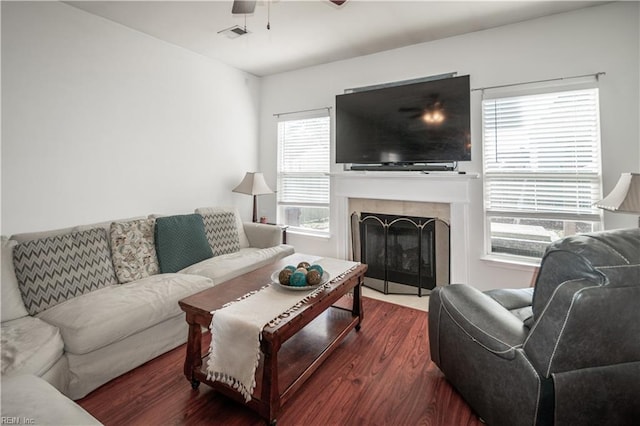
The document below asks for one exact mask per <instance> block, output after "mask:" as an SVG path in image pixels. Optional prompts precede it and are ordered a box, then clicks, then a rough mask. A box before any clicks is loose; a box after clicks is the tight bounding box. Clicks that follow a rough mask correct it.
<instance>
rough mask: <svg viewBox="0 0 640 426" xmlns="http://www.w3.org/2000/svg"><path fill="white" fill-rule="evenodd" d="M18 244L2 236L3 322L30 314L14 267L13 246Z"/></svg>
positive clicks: (1, 280)
mask: <svg viewBox="0 0 640 426" xmlns="http://www.w3.org/2000/svg"><path fill="white" fill-rule="evenodd" d="M17 244H18V243H17V242H16V241H14V240H9V239H7V238H5V237H2V259H1V260H0V262H1V263H0V268H1V269H2V277H1V279H0V285H1V286H2V290H1V291H0V293H1V294H2V309H1V310H0V314H1V316H2V322H4V321H10V320H13V319H16V318H21V317H24V316H27V315H29V313H28V312H27V310H26V309H25V307H24V302H23V301H22V296H20V289H19V288H18V280H17V279H16V272H15V270H14V268H13V248H14V247H15V246H16V245H17Z"/></svg>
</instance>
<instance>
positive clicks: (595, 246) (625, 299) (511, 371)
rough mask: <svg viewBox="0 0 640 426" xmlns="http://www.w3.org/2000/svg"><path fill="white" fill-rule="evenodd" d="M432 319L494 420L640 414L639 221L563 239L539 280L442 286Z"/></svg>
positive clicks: (456, 372)
mask: <svg viewBox="0 0 640 426" xmlns="http://www.w3.org/2000/svg"><path fill="white" fill-rule="evenodd" d="M428 327H429V341H430V348H431V358H432V359H433V361H434V362H435V363H436V365H437V366H438V367H440V369H441V370H442V372H443V373H444V375H445V376H446V378H447V380H448V381H449V382H450V383H451V384H452V385H453V386H454V387H455V388H456V389H457V390H458V392H459V393H460V394H461V395H462V397H463V398H464V399H465V400H466V401H467V402H468V403H469V405H470V406H471V407H472V408H473V410H475V412H476V413H477V414H478V415H479V416H480V417H481V418H482V419H483V420H485V421H486V423H487V424H489V425H509V426H512V425H550V424H556V425H626V424H640V423H639V422H640V229H624V230H615V231H604V232H598V233H591V234H582V235H575V236H571V237H566V238H564V239H562V240H559V241H556V242H555V243H553V244H551V246H550V247H549V248H548V249H547V251H546V253H545V255H544V257H543V259H542V263H541V266H540V270H539V274H538V277H537V280H536V284H535V287H534V288H530V289H514V290H491V291H487V292H480V291H478V290H477V289H475V288H473V287H471V286H467V285H455V284H454V285H449V286H445V287H439V288H437V289H435V290H434V291H433V292H432V293H431V296H430V300H429V325H428Z"/></svg>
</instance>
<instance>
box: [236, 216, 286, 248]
mask: <svg viewBox="0 0 640 426" xmlns="http://www.w3.org/2000/svg"><path fill="white" fill-rule="evenodd" d="M242 225H243V227H244V232H245V234H246V235H247V239H248V240H249V245H250V246H251V247H256V248H268V247H274V246H277V245H280V244H281V243H282V228H281V227H280V226H278V225H268V224H265V223H254V222H243V223H242Z"/></svg>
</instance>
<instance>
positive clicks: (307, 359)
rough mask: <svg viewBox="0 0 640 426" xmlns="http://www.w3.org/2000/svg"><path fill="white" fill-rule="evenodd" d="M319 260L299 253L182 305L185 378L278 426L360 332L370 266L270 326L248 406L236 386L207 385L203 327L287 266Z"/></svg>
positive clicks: (189, 298) (349, 275)
mask: <svg viewBox="0 0 640 426" xmlns="http://www.w3.org/2000/svg"><path fill="white" fill-rule="evenodd" d="M317 259H319V258H318V257H317V256H310V255H304V254H294V255H291V256H288V257H286V258H284V259H282V260H280V261H278V262H275V263H272V264H270V265H268V266H265V267H262V268H259V269H257V270H255V271H252V272H249V273H246V274H244V275H241V276H239V277H237V278H234V279H232V280H229V281H226V282H224V283H222V284H219V285H217V286H215V287H213V288H210V289H207V290H204V291H201V292H199V293H196V294H194V295H192V296H189V297H187V298H185V299H182V300H180V302H179V304H180V307H181V308H182V310H183V311H184V312H185V313H186V320H187V323H188V324H189V340H188V342H187V354H186V358H185V361H184V374H185V376H186V377H187V379H188V380H189V381H190V382H191V385H192V387H193V388H194V389H197V388H198V386H199V384H200V382H202V383H206V384H207V385H209V386H211V387H213V388H214V389H216V390H217V391H220V392H221V393H224V394H225V395H227V396H229V397H231V398H233V399H234V400H236V401H238V402H240V403H242V404H245V405H246V406H247V407H249V408H250V409H252V410H254V411H255V412H257V413H258V414H259V415H260V416H261V417H263V418H265V419H267V420H268V421H269V422H270V423H271V424H275V422H276V418H277V415H278V413H279V412H280V409H281V407H282V406H283V405H284V404H285V403H286V402H287V401H288V400H289V398H291V396H292V395H293V394H294V393H295V392H296V391H297V390H298V389H299V388H300V387H301V386H302V384H303V383H304V381H305V380H306V379H308V378H309V376H310V375H311V374H313V372H314V371H315V370H317V369H318V367H319V366H320V364H321V363H322V362H323V361H324V360H325V359H326V358H327V357H328V356H329V355H330V354H331V353H332V352H333V350H334V349H335V348H336V347H337V346H338V345H339V344H340V342H341V341H342V340H343V339H344V338H345V337H346V336H347V335H348V334H349V332H350V331H351V330H352V329H354V328H355V329H356V330H359V329H360V323H361V322H362V318H363V312H362V297H361V285H362V283H363V280H364V274H365V272H366V270H367V265H358V266H357V267H356V268H355V269H354V270H352V271H350V272H349V273H348V274H346V275H345V276H344V277H342V278H340V279H339V280H337V281H335V282H332V283H331V286H330V287H329V288H328V289H326V290H324V291H323V292H321V293H320V294H319V295H318V296H317V297H314V298H312V299H311V300H310V301H308V302H306V303H305V304H304V306H303V307H302V308H301V309H299V310H297V311H295V312H294V313H292V314H291V315H290V316H289V317H287V318H286V319H284V320H282V321H281V322H280V323H279V324H278V325H276V326H273V327H270V326H265V328H264V329H263V331H262V341H261V343H260V345H261V351H262V356H261V359H260V365H259V367H258V369H257V371H256V383H257V386H256V388H255V389H254V392H253V395H252V398H251V399H250V400H249V401H248V402H245V400H244V398H243V397H242V395H240V393H239V392H238V391H236V390H234V389H232V388H231V387H229V386H227V385H225V384H223V383H220V382H213V381H211V380H207V371H206V366H207V356H208V355H207V353H206V351H207V350H208V347H207V348H204V350H205V353H203V352H202V351H203V348H202V327H205V328H206V329H208V328H209V325H210V324H211V318H212V314H211V311H214V310H217V309H220V308H222V306H223V305H224V304H225V303H227V302H230V301H233V300H235V299H237V298H239V297H241V296H243V295H245V294H247V293H248V292H250V291H253V290H257V289H259V288H261V287H263V286H264V285H267V284H269V283H270V282H271V279H270V276H271V273H272V272H273V271H275V270H278V269H282V268H284V267H285V266H286V265H297V264H298V263H299V262H301V261H309V262H313V261H315V260H317ZM331 278H332V279H333V278H335V277H331ZM350 292H353V299H350V298H349V297H345V296H346V295H347V293H350Z"/></svg>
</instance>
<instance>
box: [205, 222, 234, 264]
mask: <svg viewBox="0 0 640 426" xmlns="http://www.w3.org/2000/svg"><path fill="white" fill-rule="evenodd" d="M202 220H203V221H204V229H205V231H206V233H207V240H208V241H209V246H211V251H213V255H214V256H220V255H221V254H227V253H235V252H237V251H238V250H240V235H239V233H238V226H237V224H236V216H235V214H234V213H233V212H224V211H221V212H209V213H205V214H203V215H202Z"/></svg>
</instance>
